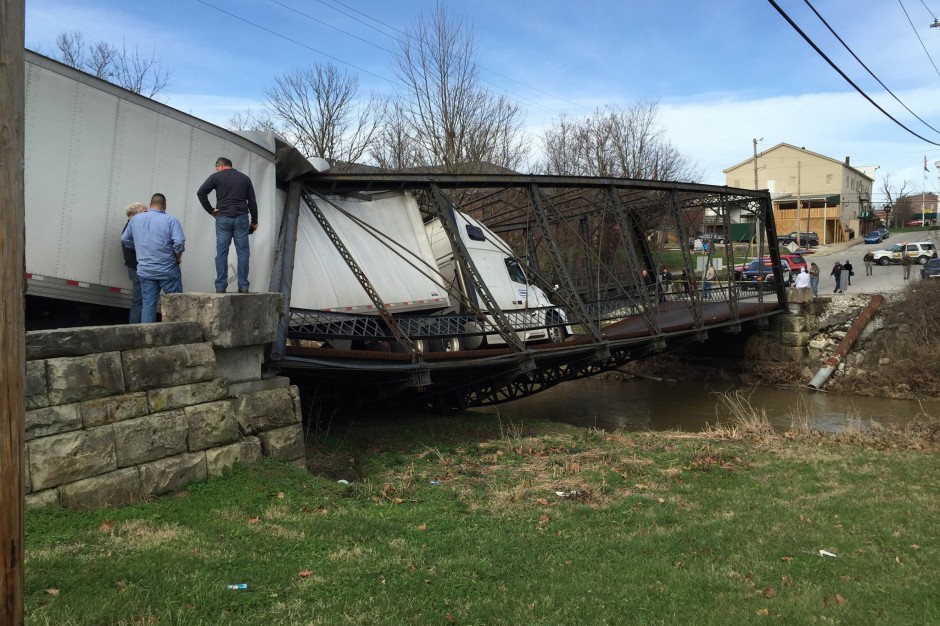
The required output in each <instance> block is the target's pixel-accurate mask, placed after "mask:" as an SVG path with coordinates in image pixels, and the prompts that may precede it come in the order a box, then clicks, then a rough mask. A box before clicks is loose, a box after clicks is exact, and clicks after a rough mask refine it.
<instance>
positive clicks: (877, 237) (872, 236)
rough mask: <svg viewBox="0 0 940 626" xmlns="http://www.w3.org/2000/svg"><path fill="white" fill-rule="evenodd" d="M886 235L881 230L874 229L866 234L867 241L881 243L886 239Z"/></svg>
mask: <svg viewBox="0 0 940 626" xmlns="http://www.w3.org/2000/svg"><path fill="white" fill-rule="evenodd" d="M884 238H885V236H884V235H883V234H882V233H881V231H880V230H873V231H871V232H870V233H868V234H867V235H865V243H881V242H882V241H884Z"/></svg>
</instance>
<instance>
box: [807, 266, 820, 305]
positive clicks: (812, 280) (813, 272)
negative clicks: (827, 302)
mask: <svg viewBox="0 0 940 626" xmlns="http://www.w3.org/2000/svg"><path fill="white" fill-rule="evenodd" d="M809 285H810V287H812V288H813V297H814V298H818V297H819V266H818V265H816V263H815V262H810V264H809Z"/></svg>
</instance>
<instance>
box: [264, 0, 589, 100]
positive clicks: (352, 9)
mask: <svg viewBox="0 0 940 626" xmlns="http://www.w3.org/2000/svg"><path fill="white" fill-rule="evenodd" d="M271 1H272V2H274V1H275V0H271ZM331 1H332V2H333V3H334V4H338V5H340V6H343V7H346V8H347V9H349V10H350V11H355V12H356V13H358V14H359V15H362V16H363V17H366V18H368V19H370V20H372V21H374V22H376V23H377V24H381V25H382V26H385V27H386V28H389V29H391V30H394V31H395V32H397V33H400V34H401V35H402V36H404V37H409V38H412V39H413V38H414V37H413V36H412V35H411V34H410V33H407V32H405V31H403V30H400V29H398V28H395V27H394V26H392V25H391V24H387V23H385V22H383V21H382V20H380V19H377V18H374V17H372V16H371V15H368V14H366V13H363V12H362V11H359V10H357V9H355V8H353V7H351V6H349V5H347V4H344V3H342V2H340V1H339V0H331ZM317 2H319V3H320V4H322V5H324V6H327V7H329V8H331V9H333V10H334V11H337V12H339V13H341V14H343V15H345V16H347V17H349V18H351V19H354V20H356V21H357V22H359V23H360V24H363V25H364V26H366V27H368V28H371V29H373V30H375V31H377V32H379V33H381V34H383V35H385V36H386V37H390V38H392V39H395V37H393V36H392V35H389V34H388V33H386V32H384V31H382V30H380V29H378V28H375V27H374V26H372V25H370V24H366V23H365V22H363V21H362V20H360V19H358V18H356V17H355V16H352V15H350V14H348V13H346V12H345V11H340V10H339V9H337V8H336V7H332V6H330V5H329V4H327V3H326V2H325V1H324V0H317ZM277 4H280V3H277ZM474 65H476V66H477V68H478V69H480V70H483V71H484V72H489V73H490V74H493V75H494V76H499V77H500V78H503V79H505V80H508V81H510V82H513V83H516V84H517V85H519V86H521V87H525V88H526V89H531V90H532V91H535V92H538V93H540V94H542V95H545V96H548V97H550V98H554V99H555V100H559V101H561V102H564V103H566V104H570V105H572V106H575V107H578V108H579V109H584V110H589V109H588V107H585V106H584V105H583V104H579V103H577V102H574V101H572V100H567V99H566V98H562V97H561V96H559V95H556V94H553V93H550V92H548V91H545V90H543V89H539V88H538V87H535V86H533V85H529V84H528V83H524V82H522V81H520V80H516V79H515V78H512V77H510V76H506V75H505V74H500V73H499V72H497V71H496V70H494V69H490V68H488V67H485V66H483V65H480V64H479V63H474ZM489 84H493V83H489ZM494 86H495V85H494ZM508 93H512V92H511V91H509V92H508ZM513 95H517V94H513ZM517 97H521V96H517ZM530 102H531V100H530ZM536 106H539V105H536ZM540 108H543V109H544V110H546V111H549V112H551V113H560V112H559V111H555V110H552V109H549V108H547V107H540Z"/></svg>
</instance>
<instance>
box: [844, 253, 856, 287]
mask: <svg viewBox="0 0 940 626" xmlns="http://www.w3.org/2000/svg"><path fill="white" fill-rule="evenodd" d="M842 271H843V272H845V285H846V287H851V286H852V276H854V275H855V272H853V271H852V263H851V262H850V261H849V260H848V259H846V260H845V263H843V264H842Z"/></svg>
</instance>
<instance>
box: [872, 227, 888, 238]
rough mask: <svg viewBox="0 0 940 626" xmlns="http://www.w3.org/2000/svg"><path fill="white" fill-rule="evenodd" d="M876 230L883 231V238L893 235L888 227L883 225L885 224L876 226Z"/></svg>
mask: <svg viewBox="0 0 940 626" xmlns="http://www.w3.org/2000/svg"><path fill="white" fill-rule="evenodd" d="M875 230H877V231H878V232H879V233H881V238H882V239H887V238H888V237H890V236H891V233H890V232H888V229H887V228H885V227H883V226H882V227H881V228H876V229H875Z"/></svg>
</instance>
